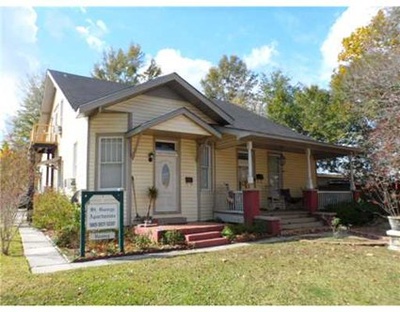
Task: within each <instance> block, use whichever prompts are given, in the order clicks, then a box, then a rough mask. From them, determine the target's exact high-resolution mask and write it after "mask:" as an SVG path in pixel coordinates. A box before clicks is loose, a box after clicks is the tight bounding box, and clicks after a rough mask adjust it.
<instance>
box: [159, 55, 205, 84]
mask: <svg viewBox="0 0 400 312" xmlns="http://www.w3.org/2000/svg"><path fill="white" fill-rule="evenodd" d="M154 59H155V61H156V63H157V65H158V66H160V67H161V70H162V72H163V75H164V74H170V73H172V72H176V73H177V74H178V75H179V76H181V77H182V78H184V79H185V80H187V81H188V82H189V83H190V84H192V85H193V86H194V87H195V88H197V89H198V90H201V86H200V80H201V79H203V78H204V77H205V75H206V74H207V73H208V71H209V69H210V67H211V66H212V63H211V62H209V61H207V60H202V59H191V58H188V57H184V56H182V54H181V52H180V51H179V50H174V49H162V50H160V51H158V52H157V54H156V56H155V57H154Z"/></svg>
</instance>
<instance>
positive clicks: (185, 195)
mask: <svg viewBox="0 0 400 312" xmlns="http://www.w3.org/2000/svg"><path fill="white" fill-rule="evenodd" d="M180 149H181V151H180V160H181V211H182V215H183V216H185V217H186V218H187V220H188V221H196V220H197V219H198V209H197V207H198V201H197V162H196V157H197V155H196V153H197V148H196V141H194V140H183V139H182V140H181V144H180ZM185 177H192V178H193V183H190V184H186V181H185Z"/></svg>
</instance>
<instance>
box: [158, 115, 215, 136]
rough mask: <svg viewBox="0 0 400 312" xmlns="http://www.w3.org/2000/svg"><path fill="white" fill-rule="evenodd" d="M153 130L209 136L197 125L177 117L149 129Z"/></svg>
mask: <svg viewBox="0 0 400 312" xmlns="http://www.w3.org/2000/svg"><path fill="white" fill-rule="evenodd" d="M151 129H153V130H161V131H170V132H179V133H191V134H198V135H210V133H209V132H207V131H206V130H204V129H203V128H202V127H200V126H199V125H197V124H195V123H194V122H193V121H191V120H190V119H189V118H187V117H186V116H182V115H181V116H177V117H175V118H172V119H170V120H167V121H165V122H163V123H161V124H158V125H156V126H153V127H151Z"/></svg>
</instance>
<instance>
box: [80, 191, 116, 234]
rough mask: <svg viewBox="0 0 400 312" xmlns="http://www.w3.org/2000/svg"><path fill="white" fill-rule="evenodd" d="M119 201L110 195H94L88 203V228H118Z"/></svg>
mask: <svg viewBox="0 0 400 312" xmlns="http://www.w3.org/2000/svg"><path fill="white" fill-rule="evenodd" d="M118 225H119V202H118V201H117V200H116V199H115V198H114V197H112V196H109V195H106V196H105V195H94V196H93V197H92V198H91V199H90V201H89V203H88V204H87V205H86V228H87V229H88V230H107V229H118Z"/></svg>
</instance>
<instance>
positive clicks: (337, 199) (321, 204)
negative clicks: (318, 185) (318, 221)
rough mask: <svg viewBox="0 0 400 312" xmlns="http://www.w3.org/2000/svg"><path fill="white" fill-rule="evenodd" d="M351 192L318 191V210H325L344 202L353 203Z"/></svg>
mask: <svg viewBox="0 0 400 312" xmlns="http://www.w3.org/2000/svg"><path fill="white" fill-rule="evenodd" d="M352 200H353V193H352V192H351V191H318V210H322V211H323V210H325V209H326V206H328V205H332V204H338V203H343V202H351V201H352Z"/></svg>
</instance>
